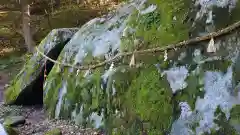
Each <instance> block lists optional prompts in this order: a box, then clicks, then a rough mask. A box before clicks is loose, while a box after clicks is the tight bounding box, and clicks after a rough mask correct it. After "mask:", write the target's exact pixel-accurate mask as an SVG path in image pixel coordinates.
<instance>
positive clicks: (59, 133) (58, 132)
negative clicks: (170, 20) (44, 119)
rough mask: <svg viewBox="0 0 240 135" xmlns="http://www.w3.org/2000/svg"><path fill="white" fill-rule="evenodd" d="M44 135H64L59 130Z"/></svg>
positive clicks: (55, 129)
mask: <svg viewBox="0 0 240 135" xmlns="http://www.w3.org/2000/svg"><path fill="white" fill-rule="evenodd" d="M44 135H62V132H61V130H60V129H58V128H54V129H51V130H50V131H48V132H46V133H45V134H44Z"/></svg>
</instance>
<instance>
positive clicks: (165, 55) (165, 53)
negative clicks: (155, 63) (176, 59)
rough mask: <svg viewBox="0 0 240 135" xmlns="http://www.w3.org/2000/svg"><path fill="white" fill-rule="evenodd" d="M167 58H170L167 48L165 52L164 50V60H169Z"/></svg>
mask: <svg viewBox="0 0 240 135" xmlns="http://www.w3.org/2000/svg"><path fill="white" fill-rule="evenodd" d="M167 59H168V56H167V50H165V52H164V61H167Z"/></svg>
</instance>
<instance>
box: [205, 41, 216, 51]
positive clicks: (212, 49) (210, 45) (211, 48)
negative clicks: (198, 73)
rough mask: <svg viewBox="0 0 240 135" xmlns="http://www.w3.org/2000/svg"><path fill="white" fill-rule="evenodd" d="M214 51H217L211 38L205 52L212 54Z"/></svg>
mask: <svg viewBox="0 0 240 135" xmlns="http://www.w3.org/2000/svg"><path fill="white" fill-rule="evenodd" d="M216 50H217V49H216V46H215V43H214V40H213V38H211V40H210V41H209V43H208V47H207V52H209V53H214V52H216Z"/></svg>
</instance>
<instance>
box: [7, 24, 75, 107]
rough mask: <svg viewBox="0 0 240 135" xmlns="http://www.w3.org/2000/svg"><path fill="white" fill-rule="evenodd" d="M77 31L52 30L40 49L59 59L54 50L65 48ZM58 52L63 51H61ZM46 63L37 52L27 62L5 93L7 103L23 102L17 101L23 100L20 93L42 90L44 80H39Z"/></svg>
mask: <svg viewBox="0 0 240 135" xmlns="http://www.w3.org/2000/svg"><path fill="white" fill-rule="evenodd" d="M77 30H78V29H77V28H72V29H55V30H52V32H51V33H49V34H48V36H46V38H45V39H43V40H42V42H41V43H40V45H39V47H38V48H39V50H40V51H41V52H43V53H44V54H46V55H51V57H52V58H54V57H57V56H55V55H57V51H54V52H53V51H52V50H54V49H55V50H56V48H63V47H64V45H65V43H66V42H67V40H69V39H70V38H71V37H72V36H73V34H74V33H75V32H76V31H77ZM57 50H58V51H61V49H60V50H59V49H57ZM45 61H46V59H45V58H44V57H43V56H42V55H40V54H38V53H37V52H36V53H35V54H34V55H33V56H32V57H31V59H30V60H28V61H27V62H26V64H25V65H24V67H23V68H22V70H21V71H20V73H19V74H18V75H17V76H16V77H15V79H14V80H13V81H12V84H11V86H10V87H9V88H8V89H7V90H6V92H5V102H6V103H8V104H9V103H19V102H21V101H17V100H18V99H19V98H23V97H21V96H19V95H20V93H31V92H32V91H33V92H36V93H37V92H38V91H37V90H34V89H40V88H41V86H42V84H41V83H42V80H41V79H40V80H39V77H40V76H42V70H43V68H44V65H45ZM36 80H37V81H36ZM35 83H40V85H39V87H40V88H39V87H38V88H37V87H34V84H35ZM40 93H41V92H40ZM25 98H27V97H25ZM19 100H21V99H19Z"/></svg>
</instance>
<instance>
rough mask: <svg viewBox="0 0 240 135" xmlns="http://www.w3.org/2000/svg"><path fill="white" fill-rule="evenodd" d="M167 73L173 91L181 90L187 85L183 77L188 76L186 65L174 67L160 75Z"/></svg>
mask: <svg viewBox="0 0 240 135" xmlns="http://www.w3.org/2000/svg"><path fill="white" fill-rule="evenodd" d="M165 74H166V75H167V80H168V82H169V84H170V87H171V88H172V91H173V93H175V92H176V91H177V90H182V89H184V88H186V87H187V83H186V82H185V79H186V78H187V76H188V70H187V69H186V67H184V66H181V67H175V68H171V69H169V70H166V71H164V72H163V74H162V75H165Z"/></svg>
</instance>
